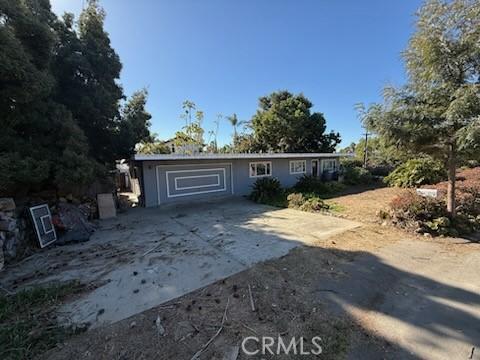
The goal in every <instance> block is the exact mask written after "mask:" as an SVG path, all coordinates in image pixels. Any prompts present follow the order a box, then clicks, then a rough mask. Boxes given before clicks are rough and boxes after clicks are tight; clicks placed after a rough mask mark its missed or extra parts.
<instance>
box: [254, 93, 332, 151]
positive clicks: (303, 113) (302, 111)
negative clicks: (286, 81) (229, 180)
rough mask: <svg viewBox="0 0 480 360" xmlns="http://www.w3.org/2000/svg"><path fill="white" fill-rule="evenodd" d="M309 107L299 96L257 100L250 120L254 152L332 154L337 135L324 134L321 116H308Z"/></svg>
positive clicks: (300, 95) (272, 96) (301, 96)
mask: <svg viewBox="0 0 480 360" xmlns="http://www.w3.org/2000/svg"><path fill="white" fill-rule="evenodd" d="M312 106H313V104H312V103H311V102H310V101H309V100H308V99H307V98H306V97H305V96H303V94H298V95H294V94H291V93H290V92H288V91H279V92H274V93H272V94H270V95H268V96H265V97H261V98H260V99H259V109H258V110H257V113H256V114H255V115H254V116H253V118H252V121H251V128H252V130H253V135H254V140H255V149H254V150H257V151H258V150H261V151H274V152H290V153H291V152H332V151H334V150H335V147H336V145H337V144H338V143H340V135H339V134H338V133H334V132H330V133H328V134H325V130H326V121H325V118H324V116H323V114H321V113H318V112H313V113H312V112H311V108H312Z"/></svg>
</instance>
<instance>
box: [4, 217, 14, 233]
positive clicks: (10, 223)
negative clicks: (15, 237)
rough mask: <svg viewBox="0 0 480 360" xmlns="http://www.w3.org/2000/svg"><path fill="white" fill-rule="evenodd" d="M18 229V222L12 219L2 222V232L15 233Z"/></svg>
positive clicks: (6, 218)
mask: <svg viewBox="0 0 480 360" xmlns="http://www.w3.org/2000/svg"><path fill="white" fill-rule="evenodd" d="M16 227H17V221H16V220H15V219H13V218H10V217H5V218H3V219H1V220H0V231H14V230H15V228H16Z"/></svg>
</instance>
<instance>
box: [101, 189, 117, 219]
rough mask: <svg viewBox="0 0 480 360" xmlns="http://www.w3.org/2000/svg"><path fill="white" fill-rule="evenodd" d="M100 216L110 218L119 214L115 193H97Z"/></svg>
mask: <svg viewBox="0 0 480 360" xmlns="http://www.w3.org/2000/svg"><path fill="white" fill-rule="evenodd" d="M97 204H98V217H99V218H100V219H110V218H113V217H116V216H117V209H116V208H115V201H114V200H113V195H112V194H111V193H108V194H97Z"/></svg>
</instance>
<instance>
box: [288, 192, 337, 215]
mask: <svg viewBox="0 0 480 360" xmlns="http://www.w3.org/2000/svg"><path fill="white" fill-rule="evenodd" d="M287 203H288V207H289V208H294V209H299V210H302V211H308V212H318V211H327V210H329V209H330V206H329V205H328V204H327V203H326V202H325V201H324V200H322V199H321V198H319V197H318V196H317V195H315V194H303V193H291V194H289V195H288V196H287Z"/></svg>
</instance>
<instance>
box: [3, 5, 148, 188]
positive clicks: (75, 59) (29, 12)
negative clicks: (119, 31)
mask: <svg viewBox="0 0 480 360" xmlns="http://www.w3.org/2000/svg"><path fill="white" fill-rule="evenodd" d="M104 16H105V13H104V12H103V10H102V9H101V8H100V7H99V6H98V3H97V1H90V2H89V4H88V7H87V8H86V9H85V11H84V12H83V13H82V16H81V18H80V22H79V25H78V31H77V29H76V28H75V26H74V18H73V15H71V14H65V15H64V16H63V18H62V19H59V18H57V16H56V15H55V14H54V13H53V12H52V11H51V9H50V3H49V1H48V0H22V1H18V0H0V44H1V45H0V46H1V51H0V114H1V115H0V127H1V130H2V131H0V166H1V169H2V176H1V177H0V191H1V192H3V193H8V194H9V195H15V194H16V192H17V191H22V192H28V191H29V190H42V189H45V188H48V189H52V188H56V189H57V190H62V189H66V188H68V187H72V186H75V187H76V186H79V185H85V184H87V183H88V182H90V181H91V180H93V177H94V176H98V175H99V172H98V170H99V169H101V168H102V165H104V164H111V165H112V166H113V164H114V161H113V160H115V159H116V156H117V155H118V154H119V153H120V151H119V149H120V150H121V153H122V154H126V153H129V152H130V151H131V149H132V146H133V145H132V144H134V143H135V141H137V140H138V139H143V138H146V137H147V134H148V126H149V115H148V113H146V112H145V111H144V106H145V101H146V93H145V94H143V95H142V94H137V95H135V96H133V97H132V99H131V100H130V101H129V102H128V103H127V104H126V105H125V106H124V107H123V110H122V112H120V111H119V109H120V100H122V99H123V98H124V96H123V91H122V88H121V87H120V86H119V85H118V84H117V82H118V77H119V74H120V69H121V63H120V61H119V59H118V56H117V55H116V53H115V51H114V50H113V49H112V48H111V47H110V40H109V38H108V34H107V33H106V32H105V31H104V30H103V20H104ZM142 109H143V110H142ZM147 117H148V118H147ZM122 143H124V144H126V145H122Z"/></svg>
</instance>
